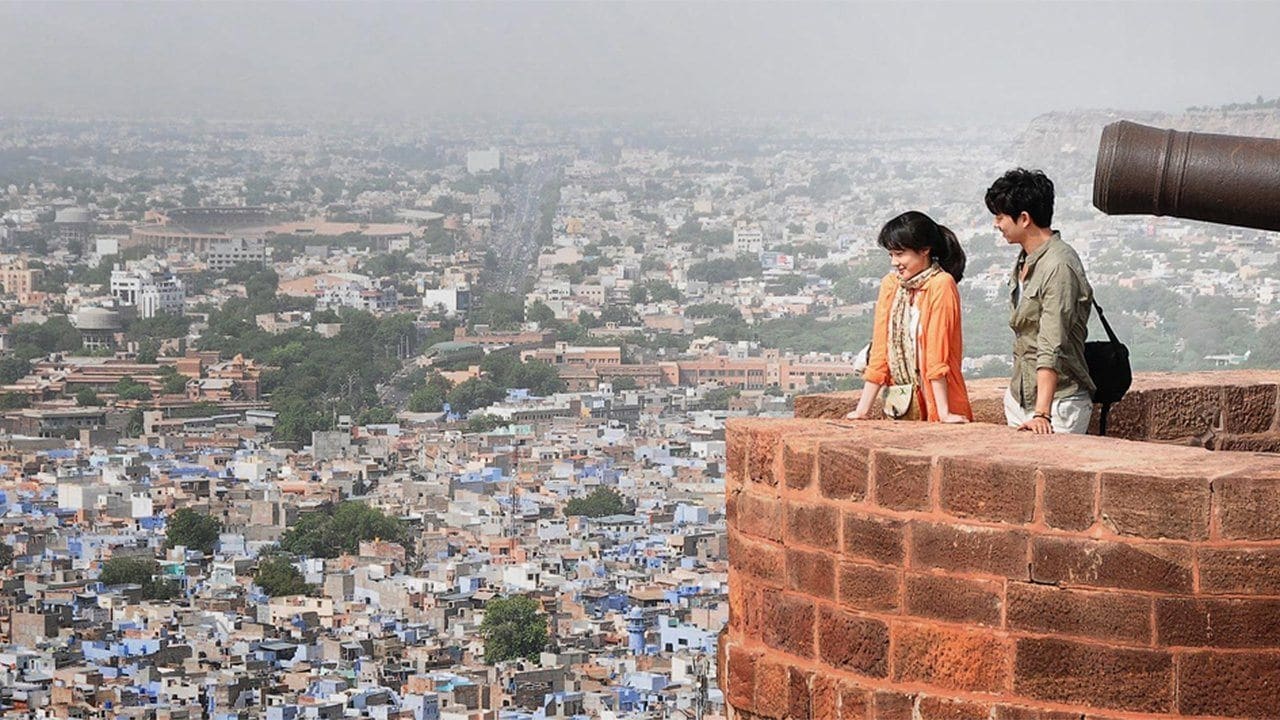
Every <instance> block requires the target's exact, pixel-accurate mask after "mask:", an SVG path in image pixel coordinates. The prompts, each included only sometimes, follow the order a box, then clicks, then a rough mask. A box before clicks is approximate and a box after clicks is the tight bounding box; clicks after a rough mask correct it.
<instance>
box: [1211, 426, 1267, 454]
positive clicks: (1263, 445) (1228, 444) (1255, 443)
mask: <svg viewBox="0 0 1280 720" xmlns="http://www.w3.org/2000/svg"><path fill="white" fill-rule="evenodd" d="M1213 449H1214V450H1221V451H1224V452H1264V453H1280V432H1275V431H1272V432H1264V433H1251V434H1248V435H1230V434H1225V435H1218V436H1217V438H1215V440H1214V445H1213Z"/></svg>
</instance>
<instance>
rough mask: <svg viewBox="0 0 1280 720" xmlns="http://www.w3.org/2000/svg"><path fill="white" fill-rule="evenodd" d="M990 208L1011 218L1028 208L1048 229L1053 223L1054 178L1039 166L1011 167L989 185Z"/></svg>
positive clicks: (1026, 211) (1037, 220) (1039, 224)
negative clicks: (1033, 167) (1027, 168)
mask: <svg viewBox="0 0 1280 720" xmlns="http://www.w3.org/2000/svg"><path fill="white" fill-rule="evenodd" d="M987 209H988V210H990V211H991V214H992V215H1008V216H1009V217H1012V218H1016V217H1018V216H1019V215H1021V214H1022V213H1024V212H1025V213H1026V214H1027V215H1030V216H1031V222H1033V223H1035V224H1036V227H1039V228H1045V229H1046V230H1047V229H1048V228H1049V227H1050V226H1051V225H1052V224H1053V181H1052V180H1050V179H1049V178H1048V177H1046V176H1045V174H1044V173H1043V172H1041V171H1039V170H1024V169H1023V168H1016V169H1014V170H1010V171H1009V172H1007V173H1005V174H1004V175H1001V176H1000V178H999V179H998V180H996V181H995V182H993V183H991V187H990V188H988V189H987Z"/></svg>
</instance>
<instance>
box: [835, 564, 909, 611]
mask: <svg viewBox="0 0 1280 720" xmlns="http://www.w3.org/2000/svg"><path fill="white" fill-rule="evenodd" d="M900 572H901V571H900V570H898V569H897V568H886V567H878V566H876V565H859V564H856V563H842V564H841V565H840V570H839V580H838V585H837V591H836V595H837V597H838V598H839V599H840V602H841V604H843V605H847V606H848V607H851V608H853V609H855V610H867V611H870V612H896V611H897V610H898V607H899V606H900V605H901V604H902V600H901V598H900V597H899V591H898V575H899V573H900Z"/></svg>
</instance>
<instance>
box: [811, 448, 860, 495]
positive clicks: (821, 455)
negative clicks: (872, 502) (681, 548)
mask: <svg viewBox="0 0 1280 720" xmlns="http://www.w3.org/2000/svg"><path fill="white" fill-rule="evenodd" d="M870 457H871V451H870V449H869V448H867V447H866V446H864V445H861V444H859V443H854V442H849V441H838V442H824V443H820V444H819V445H818V488H819V490H821V491H822V495H823V497H828V498H832V499H835V500H854V501H858V502H860V501H862V500H863V499H864V498H865V497H866V496H867V474H868V471H869V470H870V465H871V463H870Z"/></svg>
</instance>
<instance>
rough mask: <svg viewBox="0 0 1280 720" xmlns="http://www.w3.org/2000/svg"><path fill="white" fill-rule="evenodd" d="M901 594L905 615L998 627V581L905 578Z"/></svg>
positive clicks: (1000, 587) (1000, 584) (1000, 599)
mask: <svg viewBox="0 0 1280 720" xmlns="http://www.w3.org/2000/svg"><path fill="white" fill-rule="evenodd" d="M905 594H906V597H905V602H904V603H903V604H904V606H905V608H906V613H907V614H908V615H913V616H915V617H921V618H932V619H935V620H947V621H950V622H961V623H972V624H976V625H987V626H990V627H1000V606H1001V604H1002V602H1003V596H1004V583H1003V582H1002V581H989V580H968V579H964V578H956V577H944V576H941V575H907V583H906V593H905Z"/></svg>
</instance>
